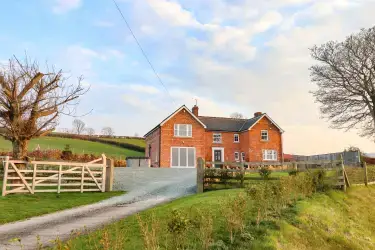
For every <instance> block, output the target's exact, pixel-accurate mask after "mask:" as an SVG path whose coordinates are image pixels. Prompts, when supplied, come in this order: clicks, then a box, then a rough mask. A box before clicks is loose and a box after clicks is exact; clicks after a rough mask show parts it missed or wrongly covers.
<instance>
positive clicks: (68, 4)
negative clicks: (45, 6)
mask: <svg viewBox="0 0 375 250" xmlns="http://www.w3.org/2000/svg"><path fill="white" fill-rule="evenodd" d="M54 1H55V5H54V6H53V8H52V10H53V12H55V13H57V14H61V13H65V12H68V11H71V10H75V9H78V8H79V7H81V5H82V0H54Z"/></svg>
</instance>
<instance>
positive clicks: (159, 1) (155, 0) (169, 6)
mask: <svg viewBox="0 0 375 250" xmlns="http://www.w3.org/2000/svg"><path fill="white" fill-rule="evenodd" d="M147 2H148V3H149V5H150V7H151V8H152V9H153V10H154V11H155V12H156V13H157V14H158V15H159V16H160V17H161V18H163V19H164V20H166V21H167V22H169V23H170V24H171V25H174V26H197V25H200V23H199V22H198V21H197V20H196V19H195V18H194V17H193V15H192V14H191V12H189V11H187V10H185V9H183V8H182V7H181V5H179V4H178V3H176V2H172V1H168V0H147Z"/></svg>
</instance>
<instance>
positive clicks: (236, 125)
mask: <svg viewBox="0 0 375 250" xmlns="http://www.w3.org/2000/svg"><path fill="white" fill-rule="evenodd" d="M261 117H262V115H260V116H257V117H253V118H251V119H236V118H225V117H210V116H198V119H199V120H201V121H202V122H203V123H204V124H205V125H206V127H207V130H211V131H228V132H240V131H244V130H247V129H249V128H250V127H251V126H252V125H253V124H254V123H256V122H257V121H258V120H259V119H260V118H261Z"/></svg>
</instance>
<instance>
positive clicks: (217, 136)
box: [213, 134, 221, 143]
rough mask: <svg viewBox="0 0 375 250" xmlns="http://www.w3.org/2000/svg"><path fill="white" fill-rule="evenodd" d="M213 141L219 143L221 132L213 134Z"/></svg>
mask: <svg viewBox="0 0 375 250" xmlns="http://www.w3.org/2000/svg"><path fill="white" fill-rule="evenodd" d="M213 141H214V143H221V134H213Z"/></svg>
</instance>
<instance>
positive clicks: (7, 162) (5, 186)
mask: <svg viewBox="0 0 375 250" xmlns="http://www.w3.org/2000/svg"><path fill="white" fill-rule="evenodd" d="M8 166H9V156H6V157H5V165H4V181H3V192H2V194H1V195H2V196H5V195H6V191H7V180H8Z"/></svg>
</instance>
